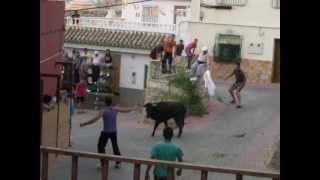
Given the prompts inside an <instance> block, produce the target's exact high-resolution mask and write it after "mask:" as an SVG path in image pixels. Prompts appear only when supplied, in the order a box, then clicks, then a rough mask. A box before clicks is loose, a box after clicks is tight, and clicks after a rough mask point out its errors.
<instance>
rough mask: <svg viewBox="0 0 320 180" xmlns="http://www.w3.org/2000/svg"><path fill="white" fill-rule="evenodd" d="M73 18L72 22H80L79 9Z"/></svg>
mask: <svg viewBox="0 0 320 180" xmlns="http://www.w3.org/2000/svg"><path fill="white" fill-rule="evenodd" d="M71 18H72V24H79V18H80V14H79V13H78V11H77V10H75V11H74V13H73V14H72V15H71Z"/></svg>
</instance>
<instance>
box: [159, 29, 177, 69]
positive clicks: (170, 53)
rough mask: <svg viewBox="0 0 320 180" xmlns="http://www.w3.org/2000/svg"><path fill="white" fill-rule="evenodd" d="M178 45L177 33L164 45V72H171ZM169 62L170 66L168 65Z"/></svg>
mask: <svg viewBox="0 0 320 180" xmlns="http://www.w3.org/2000/svg"><path fill="white" fill-rule="evenodd" d="M175 47H176V41H175V35H174V34H173V35H171V37H169V38H168V39H167V40H166V41H165V42H164V45H163V49H164V56H163V58H162V61H161V62H162V73H163V74H164V73H169V74H170V73H171V65H172V60H173V58H174V56H175V54H174V51H175ZM167 64H169V68H168V67H167V66H168V65H167Z"/></svg>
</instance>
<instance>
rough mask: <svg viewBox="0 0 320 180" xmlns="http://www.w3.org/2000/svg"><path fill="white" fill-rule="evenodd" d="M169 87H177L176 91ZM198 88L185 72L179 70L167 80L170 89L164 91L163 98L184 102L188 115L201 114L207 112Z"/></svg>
mask: <svg viewBox="0 0 320 180" xmlns="http://www.w3.org/2000/svg"><path fill="white" fill-rule="evenodd" d="M171 87H174V88H175V89H177V90H178V92H176V91H173V90H172V88H171ZM198 88H199V87H197V85H196V83H194V82H192V81H190V76H189V74H188V73H187V72H184V71H180V72H177V74H174V75H173V77H172V78H171V79H170V80H169V89H171V90H169V92H167V93H164V95H163V99H169V100H175V101H178V102H180V103H182V104H184V105H185V106H186V108H187V112H188V114H189V115H196V116H202V115H204V114H206V113H207V109H206V106H205V105H204V104H203V101H202V97H201V95H200V91H199V89H198Z"/></svg>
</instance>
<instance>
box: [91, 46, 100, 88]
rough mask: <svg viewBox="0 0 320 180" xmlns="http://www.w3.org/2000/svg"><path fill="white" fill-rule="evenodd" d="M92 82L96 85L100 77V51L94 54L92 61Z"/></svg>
mask: <svg viewBox="0 0 320 180" xmlns="http://www.w3.org/2000/svg"><path fill="white" fill-rule="evenodd" d="M92 63H93V66H92V81H93V83H96V82H97V81H98V79H99V76H100V64H101V57H100V54H99V52H98V51H95V52H94V55H93V60H92Z"/></svg>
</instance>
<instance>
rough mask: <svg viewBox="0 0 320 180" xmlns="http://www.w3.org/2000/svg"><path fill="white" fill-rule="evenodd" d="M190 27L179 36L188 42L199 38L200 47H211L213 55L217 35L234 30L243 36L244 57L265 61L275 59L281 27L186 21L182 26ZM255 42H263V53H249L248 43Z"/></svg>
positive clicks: (210, 51) (210, 52) (210, 50)
mask: <svg viewBox="0 0 320 180" xmlns="http://www.w3.org/2000/svg"><path fill="white" fill-rule="evenodd" d="M183 26H185V27H188V31H182V33H180V34H179V33H178V37H179V38H182V39H184V41H185V42H186V44H187V43H188V42H189V41H190V39H192V38H198V39H199V43H198V49H197V51H196V53H199V50H200V49H201V47H202V46H208V47H209V54H210V55H213V45H214V43H215V37H216V35H217V34H218V33H227V32H228V31H229V30H232V32H233V33H234V34H239V35H241V36H242V38H243V40H242V52H241V54H242V58H243V59H254V60H263V61H272V60H273V48H274V39H280V28H272V29H270V28H259V27H248V26H231V25H218V24H210V23H196V22H194V23H192V22H190V23H184V24H183V25H182V27H183ZM251 42H253V43H258V42H260V43H263V44H264V48H263V52H262V54H250V53H248V45H249V44H250V43H251Z"/></svg>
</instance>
